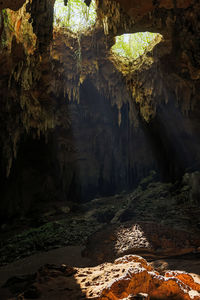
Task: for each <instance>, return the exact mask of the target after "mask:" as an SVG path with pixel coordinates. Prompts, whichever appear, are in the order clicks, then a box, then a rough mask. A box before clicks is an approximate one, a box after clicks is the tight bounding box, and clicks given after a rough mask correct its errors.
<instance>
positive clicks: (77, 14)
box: [54, 0, 96, 32]
mask: <svg viewBox="0 0 200 300" xmlns="http://www.w3.org/2000/svg"><path fill="white" fill-rule="evenodd" d="M95 21H96V4H95V0H92V1H91V4H90V6H89V7H87V5H86V4H85V3H84V0H68V4H67V6H65V5H64V3H63V0H57V1H56V2H55V5H54V26H56V27H59V26H60V27H67V28H69V29H70V30H72V31H74V32H78V31H83V30H85V29H87V28H88V27H90V26H92V25H94V24H95Z"/></svg>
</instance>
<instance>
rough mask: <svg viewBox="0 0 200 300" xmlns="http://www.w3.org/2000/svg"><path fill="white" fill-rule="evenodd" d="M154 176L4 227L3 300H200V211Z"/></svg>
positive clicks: (0, 247) (182, 187) (177, 187)
mask: <svg viewBox="0 0 200 300" xmlns="http://www.w3.org/2000/svg"><path fill="white" fill-rule="evenodd" d="M153 177H154V175H153V174H151V175H150V176H149V177H147V178H145V179H143V180H142V181H141V182H140V184H139V185H138V187H137V188H136V189H135V190H134V191H133V192H129V193H127V192H124V193H121V194H118V195H114V196H110V197H102V198H96V199H94V200H92V201H90V202H86V203H81V204H73V203H71V202H67V203H65V204H63V203H54V204H48V207H47V206H46V207H45V206H44V207H43V212H42V213H41V214H39V212H38V211H37V210H36V211H35V213H34V214H32V215H31V216H30V217H29V218H20V219H16V221H15V222H13V223H12V224H10V225H2V226H1V244H0V265H1V267H0V286H1V289H0V296H1V297H0V299H2V300H3V299H33V298H39V299H55V300H56V299H122V298H123V299H124V298H126V299H200V294H198V292H200V260H199V258H200V219H199V215H200V208H199V206H198V203H195V201H193V203H191V201H192V200H190V201H189V199H190V197H189V193H190V187H189V186H188V185H187V184H184V183H183V182H182V183H176V184H171V183H161V182H157V181H155V180H154V178H153ZM40 209H41V208H40ZM38 210H39V208H38ZM11 233H12V234H11ZM137 255H139V256H142V257H143V258H145V259H146V260H147V261H148V263H147V261H145V259H142V258H141V257H138V256H137ZM119 257H124V259H121V260H120V262H119V260H117V261H116V259H117V258H119ZM167 270H179V272H178V271H176V272H174V273H173V272H172V273H169V272H168V273H166V272H167ZM180 271H181V272H180ZM158 272H159V273H158ZM186 272H187V273H186ZM24 274H28V275H24ZM132 278H135V279H134V281H133V280H132ZM166 278H168V279H166ZM166 282H167V283H166ZM147 283H148V284H147ZM140 292H145V294H144V295H139V294H138V293H140ZM137 294H138V295H137ZM135 295H137V297H139V298H137V297H136V296H135ZM134 297H136V298H134ZM148 297H150V298H148Z"/></svg>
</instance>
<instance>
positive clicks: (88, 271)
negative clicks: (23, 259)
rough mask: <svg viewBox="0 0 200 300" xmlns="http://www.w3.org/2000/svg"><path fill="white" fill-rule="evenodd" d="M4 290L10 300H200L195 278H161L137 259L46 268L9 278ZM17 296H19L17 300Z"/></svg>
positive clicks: (169, 274)
mask: <svg viewBox="0 0 200 300" xmlns="http://www.w3.org/2000/svg"><path fill="white" fill-rule="evenodd" d="M4 289H7V290H10V291H11V293H10V294H9V292H8V293H7V295H9V299H18V300H22V299H24V300H25V299H30V298H31V299H32V298H33V299H54V300H57V299H66V298H67V299H69V300H70V299H72V300H74V299H99V300H117V299H124V300H125V299H127V300H128V299H130V300H131V299H159V300H167V299H169V300H170V299H174V300H180V299H183V300H190V299H194V300H198V299H199V298H200V282H199V279H198V277H197V276H195V274H193V275H192V274H188V273H186V272H180V271H166V272H165V274H164V275H160V274H159V273H158V272H157V271H155V270H154V269H153V268H152V267H151V265H150V264H148V263H147V261H146V260H145V259H143V258H142V257H140V256H136V255H127V256H123V257H121V258H118V259H117V260H115V261H114V263H104V264H101V265H98V266H96V267H90V268H72V267H68V266H66V265H62V266H60V267H58V266H55V265H46V266H44V267H41V268H40V269H39V270H38V272H37V273H36V274H33V275H28V276H21V277H19V278H17V277H13V278H10V279H9V280H8V281H7V282H6V284H5V285H4ZM14 294H15V295H17V296H16V297H15V298H13V296H14ZM5 295H6V290H5ZM12 295H13V296H12ZM4 299H7V298H2V300H4Z"/></svg>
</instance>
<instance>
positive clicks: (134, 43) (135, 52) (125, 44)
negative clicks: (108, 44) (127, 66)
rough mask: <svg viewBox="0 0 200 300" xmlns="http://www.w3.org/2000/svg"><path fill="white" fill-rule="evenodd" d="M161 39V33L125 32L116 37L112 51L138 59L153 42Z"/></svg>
mask: <svg viewBox="0 0 200 300" xmlns="http://www.w3.org/2000/svg"><path fill="white" fill-rule="evenodd" d="M160 39H161V35H160V34H159V33H152V32H138V33H133V34H123V35H120V36H117V37H116V42H115V45H114V46H113V47H112V51H113V52H114V53H115V54H117V55H119V56H121V57H126V58H128V59H136V58H138V57H139V56H140V55H142V54H143V53H144V52H145V50H146V49H147V48H148V46H150V45H151V44H152V43H155V41H157V40H158V42H159V41H160ZM155 44H156V43H155Z"/></svg>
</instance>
